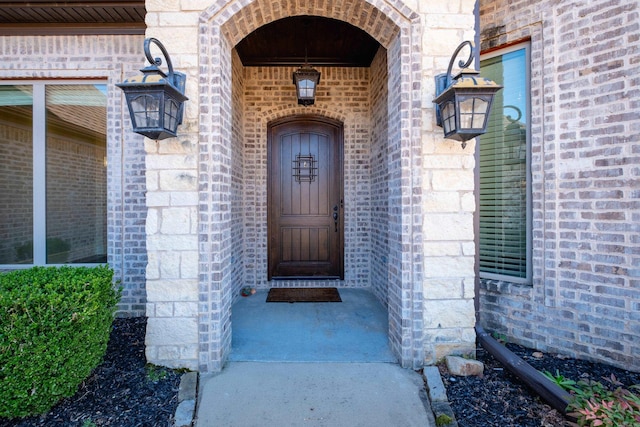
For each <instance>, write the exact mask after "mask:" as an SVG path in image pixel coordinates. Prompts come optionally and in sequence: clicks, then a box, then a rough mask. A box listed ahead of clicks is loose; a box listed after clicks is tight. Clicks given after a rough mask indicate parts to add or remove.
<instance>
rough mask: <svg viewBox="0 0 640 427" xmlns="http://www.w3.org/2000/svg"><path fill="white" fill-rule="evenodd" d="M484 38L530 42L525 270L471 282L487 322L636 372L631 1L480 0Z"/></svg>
mask: <svg viewBox="0 0 640 427" xmlns="http://www.w3.org/2000/svg"><path fill="white" fill-rule="evenodd" d="M480 26H481V33H482V34H481V39H482V48H483V49H484V50H487V49H493V48H497V47H500V46H504V45H506V44H509V43H512V42H516V41H518V40H523V39H530V43H531V112H532V117H531V134H532V138H531V179H532V188H533V194H532V201H533V212H532V214H533V230H532V234H533V254H532V265H533V280H532V283H531V284H530V285H519V284H514V283H508V282H499V281H487V280H483V281H482V282H481V290H480V306H481V311H480V320H481V323H482V324H483V325H484V326H485V327H486V328H487V329H489V330H492V331H496V332H499V333H502V334H505V335H507V336H508V339H509V340H511V341H514V342H518V343H521V344H524V345H527V346H531V347H535V348H538V349H541V350H545V351H552V352H559V353H563V354H567V355H570V356H573V357H580V358H585V359H593V360H598V361H603V362H606V363H611V364H613V365H617V366H620V367H624V368H631V369H634V370H640V344H639V343H640V336H639V331H640V315H639V313H640V310H639V309H640V280H639V277H640V239H639V238H638V236H639V235H640V202H639V198H640V192H639V190H638V188H640V169H639V167H638V165H639V164H640V132H639V131H640V113H639V111H640V108H639V107H640V104H639V103H638V99H640V78H639V76H640V47H639V46H640V44H639V42H640V4H639V3H638V2H636V1H631V2H626V1H608V0H607V1H604V0H595V1H586V0H581V1H560V2H558V1H551V0H549V1H547V0H543V1H536V2H529V1H518V2H513V1H482V2H481V9H480Z"/></svg>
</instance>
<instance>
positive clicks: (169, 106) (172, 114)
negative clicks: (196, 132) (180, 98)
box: [164, 98, 179, 133]
mask: <svg viewBox="0 0 640 427" xmlns="http://www.w3.org/2000/svg"><path fill="white" fill-rule="evenodd" d="M178 110H179V106H178V102H176V100H175V99H173V98H166V99H165V102H164V128H165V129H167V130H168V131H170V132H173V133H175V132H176V130H177V129H178Z"/></svg>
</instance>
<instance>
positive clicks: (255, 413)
mask: <svg viewBox="0 0 640 427" xmlns="http://www.w3.org/2000/svg"><path fill="white" fill-rule="evenodd" d="M424 390H425V388H424V383H423V378H422V376H421V375H420V374H418V373H416V372H414V371H412V370H408V369H402V368H401V367H399V366H398V365H396V364H390V363H286V362H270V363H267V362H231V363H229V364H228V365H227V366H226V367H225V368H224V369H223V370H222V372H220V373H217V374H209V375H203V376H201V378H200V387H199V392H198V405H197V415H196V423H195V425H196V426H197V427H221V426H229V427H231V426H237V427H250V426H259V427H269V426H277V427H286V426H313V427H319V426H331V427H342V426H344V427H356V426H363V427H365V426H366V427H377V426H380V427H391V426H402V427H411V426H420V427H434V426H435V421H434V419H433V413H432V412H431V409H430V406H429V402H428V399H427V397H426V394H425V391H424Z"/></svg>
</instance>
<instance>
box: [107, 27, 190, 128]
mask: <svg viewBox="0 0 640 427" xmlns="http://www.w3.org/2000/svg"><path fill="white" fill-rule="evenodd" d="M151 43H154V44H156V45H157V46H158V47H159V48H160V50H161V51H162V54H163V55H164V58H165V60H166V61H167V68H168V69H169V74H165V73H164V72H163V71H162V70H160V68H158V67H159V66H160V65H162V59H160V58H155V59H154V58H153V57H152V56H151V52H150V47H151ZM144 55H145V57H146V58H147V61H149V63H150V64H151V65H149V66H148V67H145V68H143V69H141V70H140V71H142V73H143V75H142V76H136V77H133V78H131V79H128V80H125V81H124V82H122V83H119V84H117V85H116V86H118V87H119V88H120V89H122V90H123V91H124V94H125V97H126V99H127V105H128V107H129V114H130V115H131V123H132V124H133V131H134V132H136V133H139V134H141V135H144V136H146V137H147V138H151V139H156V140H157V139H166V138H171V137H175V136H176V130H177V129H178V125H179V124H181V123H182V115H183V112H184V105H183V104H184V101H186V100H187V99H189V98H187V97H186V96H184V88H185V81H186V75H185V74H183V73H178V72H174V71H173V65H172V64H171V59H170V58H169V54H168V53H167V50H166V49H165V47H164V46H163V45H162V43H160V41H158V40H157V39H154V38H148V39H145V41H144Z"/></svg>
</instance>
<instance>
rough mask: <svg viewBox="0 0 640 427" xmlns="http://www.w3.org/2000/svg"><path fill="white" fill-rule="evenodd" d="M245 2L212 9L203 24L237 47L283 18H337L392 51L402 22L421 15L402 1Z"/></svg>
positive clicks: (217, 6) (239, 1)
mask: <svg viewBox="0 0 640 427" xmlns="http://www.w3.org/2000/svg"><path fill="white" fill-rule="evenodd" d="M243 3H246V2H245V1H243V0H238V1H237V2H230V3H227V4H225V5H224V6H223V7H220V6H219V5H218V4H216V5H212V6H211V7H210V8H208V9H207V10H206V11H205V12H204V13H203V14H202V15H201V17H200V18H201V19H200V21H201V22H209V21H212V22H213V23H214V25H219V26H220V27H221V28H222V34H224V36H225V37H227V39H228V40H229V42H230V43H231V44H232V45H233V46H235V45H236V44H238V43H239V42H240V41H241V40H242V39H243V38H244V37H245V36H246V35H248V34H250V33H252V32H253V31H255V30H256V29H258V28H259V27H261V26H263V25H265V24H268V23H270V22H273V21H276V20H278V19H281V18H287V17H291V16H299V15H314V16H322V17H325V18H333V19H338V20H341V21H345V22H348V23H349V24H351V25H353V26H355V27H358V28H360V29H362V30H364V31H366V32H367V33H368V34H369V35H371V36H372V37H373V38H375V39H376V40H377V41H378V42H379V43H380V44H381V45H382V46H383V47H385V48H388V47H389V45H390V44H391V42H392V41H393V40H394V39H395V37H396V36H397V34H398V28H399V27H400V26H401V23H402V22H405V21H412V20H416V19H417V18H418V15H417V14H416V13H415V12H414V11H412V10H411V9H410V8H409V7H407V6H406V5H404V4H403V3H402V2H401V1H384V0H382V1H380V0H369V1H366V0H364V1H353V2H351V1H344V0H338V1H334V2H332V3H331V5H329V4H328V3H323V2H308V1H305V0H290V1H281V2H273V1H271V0H256V1H253V2H251V3H249V4H247V5H244V6H242V4H243Z"/></svg>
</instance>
